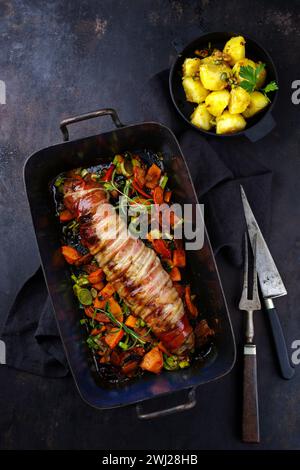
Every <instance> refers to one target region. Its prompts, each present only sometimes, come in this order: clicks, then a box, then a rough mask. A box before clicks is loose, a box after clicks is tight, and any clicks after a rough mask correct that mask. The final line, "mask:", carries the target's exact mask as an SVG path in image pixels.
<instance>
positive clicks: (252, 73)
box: [240, 63, 266, 93]
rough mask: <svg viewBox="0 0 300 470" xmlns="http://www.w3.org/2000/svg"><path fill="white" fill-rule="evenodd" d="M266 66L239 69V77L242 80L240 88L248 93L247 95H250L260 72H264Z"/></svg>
mask: <svg viewBox="0 0 300 470" xmlns="http://www.w3.org/2000/svg"><path fill="white" fill-rule="evenodd" d="M265 66H266V64H262V63H261V64H258V66H257V67H255V68H254V67H251V65H242V66H241V68H240V77H241V78H243V79H244V80H242V81H241V82H240V87H242V88H244V90H246V91H248V93H252V92H253V91H254V90H255V88H256V86H257V82H258V80H259V76H260V74H261V72H262V71H263V70H264V68H265Z"/></svg>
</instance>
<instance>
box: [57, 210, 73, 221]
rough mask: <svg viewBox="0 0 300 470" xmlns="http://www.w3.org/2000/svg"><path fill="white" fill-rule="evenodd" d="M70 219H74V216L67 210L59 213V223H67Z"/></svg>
mask: <svg viewBox="0 0 300 470" xmlns="http://www.w3.org/2000/svg"><path fill="white" fill-rule="evenodd" d="M72 219H74V215H73V214H72V213H71V212H70V211H69V210H68V209H65V210H64V211H61V213H60V214H59V220H60V221H61V222H69V221H70V220H72Z"/></svg>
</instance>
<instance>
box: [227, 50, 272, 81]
mask: <svg viewBox="0 0 300 470" xmlns="http://www.w3.org/2000/svg"><path fill="white" fill-rule="evenodd" d="M249 65H250V67H253V68H254V69H256V67H257V66H258V64H256V63H255V62H254V61H253V60H251V59H247V58H246V57H245V59H241V60H238V61H237V63H236V64H235V65H234V67H233V68H232V73H233V75H234V77H235V78H236V80H237V82H238V83H240V81H241V80H243V79H242V78H241V77H240V69H241V67H247V66H249ZM266 76H267V72H266V69H263V70H262V71H261V72H260V74H259V77H258V81H257V85H256V88H257V89H259V88H261V87H262V86H263V84H264V82H265V80H266Z"/></svg>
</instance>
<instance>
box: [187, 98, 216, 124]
mask: <svg viewBox="0 0 300 470" xmlns="http://www.w3.org/2000/svg"><path fill="white" fill-rule="evenodd" d="M212 120H213V117H212V115H211V114H210V113H209V112H208V111H207V108H206V106H205V104H204V103H202V104H199V105H198V106H197V108H195V110H194V112H193V114H192V115H191V123H192V124H194V126H197V127H200V129H204V130H205V131H209V130H210V129H211V128H212Z"/></svg>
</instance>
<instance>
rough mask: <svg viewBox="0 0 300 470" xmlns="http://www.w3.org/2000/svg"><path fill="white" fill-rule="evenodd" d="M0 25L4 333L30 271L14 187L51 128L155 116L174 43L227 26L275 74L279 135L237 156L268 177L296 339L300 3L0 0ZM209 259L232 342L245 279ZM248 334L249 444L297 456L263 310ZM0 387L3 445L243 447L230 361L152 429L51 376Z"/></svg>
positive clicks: (293, 395)
mask: <svg viewBox="0 0 300 470" xmlns="http://www.w3.org/2000/svg"><path fill="white" fill-rule="evenodd" d="M0 18H1V20H0V50H1V54H0V79H1V80H4V81H5V82H6V85H7V104H6V105H0V142H1V143H0V239H1V250H0V313H1V315H0V326H1V324H3V321H4V320H5V317H6V314H7V310H8V308H9V306H10V305H11V303H12V301H13V299H14V296H15V294H16V292H17V290H18V288H19V287H20V286H21V284H22V283H23V281H24V280H25V278H26V277H28V276H29V275H30V274H31V273H32V272H33V271H34V270H35V269H36V267H37V266H38V263H39V260H38V254H37V250H36V245H35V239H34V233H33V230H32V227H31V221H30V216H29V209H28V206H27V202H26V198H25V193H24V189H23V182H22V166H23V162H24V160H25V158H26V156H28V155H29V154H30V153H32V152H33V151H36V150H37V149H39V148H41V147H45V146H49V145H51V144H53V143H56V142H59V141H60V140H61V135H60V132H59V129H58V123H59V121H60V120H61V119H62V118H63V117H66V116H68V115H72V114H76V113H81V112H85V111H90V110H93V109H96V108H98V107H106V106H109V107H115V108H116V109H117V110H118V112H119V114H120V117H121V119H122V121H124V122H125V123H127V122H132V121H141V120H146V119H147V118H149V117H152V116H147V113H145V109H146V108H145V107H144V106H142V105H141V103H142V102H143V96H144V93H145V89H146V85H145V84H146V82H147V81H148V80H149V79H150V77H151V76H152V75H154V74H155V73H157V72H159V71H160V70H162V69H165V68H167V67H168V66H169V65H170V64H171V63H172V61H173V59H174V58H175V51H174V49H173V47H172V44H171V43H172V40H173V39H175V38H177V37H178V36H179V37H180V38H182V39H183V40H189V39H191V38H193V37H196V36H197V34H199V33H201V30H211V31H212V30H215V31H216V30H232V31H236V32H241V33H245V34H249V35H250V36H253V37H254V38H257V39H258V40H259V41H260V42H261V43H262V44H264V45H265V47H266V48H267V49H268V50H269V51H270V52H271V54H272V56H273V58H274V60H275V62H276V65H277V66H278V70H279V74H280V96H279V101H278V105H277V107H276V110H275V118H276V120H277V122H278V126H277V128H276V129H275V131H273V132H272V133H271V134H270V135H268V136H267V137H265V138H264V139H263V140H262V141H260V142H257V143H256V144H249V143H247V142H245V151H247V152H253V156H255V158H258V159H259V160H260V161H261V162H263V163H264V164H265V165H266V166H267V167H269V168H271V169H273V171H274V178H273V199H272V201H273V204H272V235H271V237H270V239H269V244H270V248H271V251H272V253H273V255H274V257H275V259H276V261H277V264H278V267H279V269H280V271H281V272H282V275H283V278H284V280H285V282H286V286H287V289H288V291H289V295H288V296H287V297H283V298H281V299H278V301H277V306H278V310H279V314H280V317H281V320H282V324H283V327H284V331H285V334H286V338H287V342H288V345H289V347H290V346H291V343H292V341H293V340H294V339H300V320H299V318H300V316H299V300H300V298H299V280H300V279H299V278H300V276H299V261H300V234H299V225H300V224H299V220H300V204H299V194H300V182H299V174H300V158H299V132H298V125H299V113H300V105H299V106H298V107H297V106H295V105H293V104H292V103H291V98H290V97H291V82H292V81H293V80H295V79H300V70H299V59H300V57H299V36H300V28H299V22H300V9H299V2H298V1H279V0H277V1H274V0H273V1H267V0H245V1H243V2H241V1H239V0H232V1H228V0H227V1H214V0H202V1H191V0H187V1H179V0H176V1H166V0H164V1H163V0H127V1H125V0H124V1H119V0H105V1H100V0H99V1H86V0H80V1H79V0H78V1H77V0H76V1H75V0H74V1H59V0H56V1H52V2H48V3H46V2H41V1H35V0H32V1H29V0H28V1H23V0H11V1H10V0H7V1H6V0H1V1H0ZM157 119H159V116H157ZM110 125H111V124H110V122H108V121H105V122H101V123H100V122H99V121H98V122H90V123H88V124H86V125H81V126H79V125H78V126H74V128H73V129H72V130H71V134H72V135H73V136H75V135H76V136H84V135H87V134H93V133H96V132H98V129H99V126H102V128H103V129H104V128H105V126H107V128H109V127H110ZM250 145H251V147H249V146H250ZM246 149H247V150H246ZM241 158H243V155H241ZM217 262H218V265H219V268H220V272H221V277H222V280H223V283H224V289H225V292H226V296H227V299H228V303H229V307H230V310H231V315H232V319H233V323H234V329H235V332H236V335H237V338H240V337H241V335H240V333H241V329H242V315H241V313H240V312H238V311H237V309H236V303H237V300H238V296H239V292H240V287H241V281H242V279H241V272H238V271H237V270H235V269H233V268H232V267H231V266H229V265H228V264H227V262H226V260H225V259H223V258H222V257H221V256H219V257H218V259H217ZM33 308H34V305H33ZM256 326H257V345H258V351H259V358H258V373H259V396H260V409H261V435H262V442H261V444H260V445H259V446H254V447H253V446H252V448H256V447H258V448H260V449H263V448H264V449H275V448H280V449H291V448H294V449H295V448H297V449H299V448H300V408H299V401H300V378H299V369H298V370H297V371H296V377H295V378H294V379H293V380H292V381H290V382H285V381H283V380H282V379H281V378H280V377H279V375H278V374H277V369H276V364H275V361H274V355H273V352H272V349H271V342H270V335H269V328H268V325H267V323H266V321H265V319H264V317H263V315H262V314H257V316H256ZM238 342H239V340H238ZM0 380H1V386H0V447H1V448H6V449H28V448H31V449H33V448H36V449H40V448H47V449H57V448H59V449H62V448H70V449H76V448H84V449H97V448H98V449H105V448H110V449H125V448H126V449H128V448H129V449H137V448H140V449H168V448H170V449H175V448H176V449H203V448H208V449H212V448H219V449H224V448H227V449H243V448H247V446H245V445H243V444H242V443H241V442H240V438H239V434H240V401H239V400H240V399H239V397H240V393H241V390H240V372H239V365H237V366H236V368H235V370H234V372H233V373H231V374H230V375H229V376H227V377H226V378H224V379H222V380H220V381H219V382H217V383H213V384H210V385H207V386H203V387H202V388H201V389H199V390H198V392H197V398H198V404H197V407H196V408H194V409H193V410H192V411H189V412H186V413H183V414H178V415H174V416H171V417H168V418H162V419H157V420H154V421H150V422H139V421H138V420H137V417H136V412H135V408H134V407H130V408H126V409H121V410H113V411H105V412H99V411H96V410H94V409H92V408H90V407H88V406H87V405H86V404H84V403H83V402H82V401H81V399H80V397H79V395H78V393H77V391H76V389H75V386H74V383H73V381H72V379H71V377H69V378H66V379H61V380H49V379H44V378H39V377H35V376H31V375H29V374H25V373H20V372H17V371H15V370H11V369H7V368H6V367H4V366H0ZM167 402H168V399H167V398H165V399H164V403H163V404H165V405H167ZM248 447H251V446H248Z"/></svg>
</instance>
